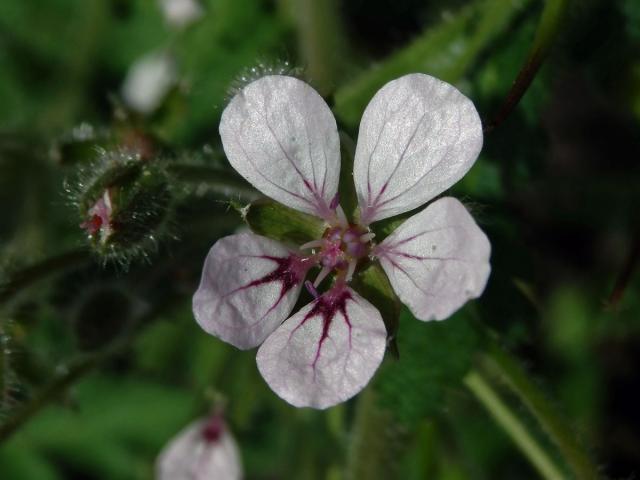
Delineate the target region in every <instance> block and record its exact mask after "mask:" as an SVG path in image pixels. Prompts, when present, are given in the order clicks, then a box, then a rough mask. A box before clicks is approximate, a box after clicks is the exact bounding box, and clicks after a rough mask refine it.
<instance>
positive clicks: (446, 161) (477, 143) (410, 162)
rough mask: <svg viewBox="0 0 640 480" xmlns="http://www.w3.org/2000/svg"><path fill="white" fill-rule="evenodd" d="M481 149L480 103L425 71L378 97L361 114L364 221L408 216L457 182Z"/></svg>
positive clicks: (358, 164)
mask: <svg viewBox="0 0 640 480" xmlns="http://www.w3.org/2000/svg"><path fill="white" fill-rule="evenodd" d="M481 148H482V124H481V122H480V118H479V117H478V112H477V111H476V109H475V107H474V106H473V103H471V101H470V100H469V99H468V98H467V97H465V96H464V95H463V94H461V93H460V92H459V91H458V90H457V89H455V88H454V87H453V86H451V85H449V84H448V83H445V82H443V81H441V80H438V79H437V78H434V77H430V76H429V75H424V74H421V73H414V74H411V75H406V76H404V77H400V78H399V79H397V80H393V81H391V82H389V83H387V84H386V85H385V86H384V87H382V88H381V89H380V91H378V93H376V95H375V96H374V97H373V99H372V100H371V102H370V103H369V105H368V106H367V109H366V110H365V112H364V115H363V117H362V122H361V123H360V133H359V134H358V145H357V147H356V154H355V160H354V180H355V184H356V192H357V194H358V202H359V204H360V210H361V218H362V222H363V223H364V224H369V223H371V222H375V221H377V220H381V219H383V218H387V217H392V216H394V215H398V214H399V213H403V212H407V211H409V210H412V209H414V208H417V207H419V206H420V205H422V204H424V203H426V202H428V201H429V200H431V199H432V198H434V197H435V196H436V195H438V194H440V193H442V192H443V191H444V190H446V189H447V188H449V187H450V186H452V185H453V184H454V183H456V182H457V181H458V180H460V178H462V177H463V176H464V174H465V173H467V171H468V170H469V169H470V168H471V166H472V165H473V163H474V162H475V160H476V158H477V156H478V153H479V152H480V149H481Z"/></svg>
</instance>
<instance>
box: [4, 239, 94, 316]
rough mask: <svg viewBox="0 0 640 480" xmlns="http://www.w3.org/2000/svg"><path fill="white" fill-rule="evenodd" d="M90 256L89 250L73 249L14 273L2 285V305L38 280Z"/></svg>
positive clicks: (83, 261)
mask: <svg viewBox="0 0 640 480" xmlns="http://www.w3.org/2000/svg"><path fill="white" fill-rule="evenodd" d="M90 258H91V255H90V253H89V251H88V250H85V249H77V250H71V251H69V252H66V253H63V254H60V255H56V256H54V257H50V258H47V259H45V260H43V261H41V262H39V263H36V264H35V265H32V266H30V267H27V268H25V269H23V270H20V271H18V272H16V273H14V274H13V275H11V277H10V279H9V280H8V281H7V282H6V283H5V284H4V285H0V305H1V304H2V303H4V302H6V301H8V300H10V299H11V298H12V297H13V296H14V295H15V294H17V293H18V292H19V291H20V290H22V289H24V288H27V287H29V286H31V285H32V284H34V283H36V282H37V281H39V280H42V279H44V278H46V277H47V276H49V275H52V274H54V273H56V272H59V271H61V270H64V269H66V268H69V267H72V266H76V265H80V264H82V263H85V262H87V261H89V260H90Z"/></svg>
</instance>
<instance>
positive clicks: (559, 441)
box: [486, 340, 599, 480]
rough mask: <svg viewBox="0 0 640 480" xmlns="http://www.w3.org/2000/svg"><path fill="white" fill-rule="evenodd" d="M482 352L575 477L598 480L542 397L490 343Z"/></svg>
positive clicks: (565, 426)
mask: <svg viewBox="0 0 640 480" xmlns="http://www.w3.org/2000/svg"><path fill="white" fill-rule="evenodd" d="M490 342H491V343H490V345H489V349H488V351H487V353H486V359H487V361H488V366H489V367H490V368H491V369H492V370H493V371H494V372H495V373H496V374H497V375H498V376H499V377H500V378H501V379H502V380H503V381H504V382H505V383H506V385H507V386H508V387H509V388H510V389H511V390H512V391H513V392H514V393H515V394H516V395H517V396H518V397H519V398H520V400H521V401H522V403H524V405H525V406H526V407H527V408H528V409H529V410H530V411H531V413H532V414H533V415H534V417H535V418H536V420H537V421H538V422H539V423H540V426H541V427H542V429H543V430H544V431H545V432H546V434H547V435H548V436H549V438H550V439H551V440H552V441H553V443H554V444H555V445H556V446H557V447H558V449H559V450H560V453H561V454H562V456H563V457H564V459H565V461H566V462H567V464H568V466H569V467H570V468H571V470H572V471H573V473H574V476H575V478H578V479H580V480H592V479H597V478H599V475H598V469H597V468H596V466H595V465H594V464H593V463H592V462H591V460H590V459H589V457H588V456H587V454H586V453H585V451H584V449H583V448H582V446H581V445H580V444H579V443H578V441H577V439H576V436H575V434H574V432H573V430H572V429H571V428H570V426H569V425H568V424H567V423H566V422H565V420H564V419H563V418H562V417H561V416H560V415H559V414H558V413H557V412H556V411H555V409H554V408H553V407H552V405H551V404H550V403H549V401H548V400H547V398H546V397H545V396H544V394H543V393H542V392H541V391H540V390H539V389H538V388H537V387H536V386H535V385H534V384H533V383H532V382H531V381H530V380H529V378H528V377H527V374H526V372H525V371H524V370H523V369H522V367H521V366H520V365H519V364H518V362H517V361H516V360H515V359H514V358H512V357H511V355H510V354H509V353H507V352H506V351H505V350H503V349H502V348H501V347H500V346H499V345H498V344H497V343H496V342H495V341H494V340H491V341H490Z"/></svg>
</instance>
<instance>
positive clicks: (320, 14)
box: [293, 0, 349, 96]
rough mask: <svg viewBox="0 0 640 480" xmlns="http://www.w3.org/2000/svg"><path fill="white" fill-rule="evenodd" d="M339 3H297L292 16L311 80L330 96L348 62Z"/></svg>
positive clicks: (327, 0)
mask: <svg viewBox="0 0 640 480" xmlns="http://www.w3.org/2000/svg"><path fill="white" fill-rule="evenodd" d="M338 3H339V2H338V1H337V0H296V1H295V3H294V4H293V8H294V11H293V16H294V21H295V23H296V26H297V30H298V42H299V45H300V51H301V53H302V57H303V60H304V63H305V67H306V68H305V70H306V74H307V76H308V78H309V79H310V80H311V82H312V83H313V85H314V86H315V87H316V88H317V89H318V91H319V92H320V93H321V94H322V95H325V96H326V95H329V94H330V93H331V92H332V91H333V90H334V89H335V86H336V84H337V82H338V81H339V80H340V76H341V73H342V72H344V70H345V68H344V67H345V64H346V62H348V58H349V55H348V43H347V42H346V40H345V34H344V32H343V28H342V19H341V18H340V10H339V5H338Z"/></svg>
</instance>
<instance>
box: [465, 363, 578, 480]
mask: <svg viewBox="0 0 640 480" xmlns="http://www.w3.org/2000/svg"><path fill="white" fill-rule="evenodd" d="M464 383H465V385H466V386H467V388H469V390H470V391H471V392H472V393H473V394H474V395H475V396H476V398H477V399H478V400H479V401H480V403H482V405H483V406H484V407H485V408H486V409H487V410H488V411H489V413H490V414H491V415H492V416H493V418H494V419H495V420H496V422H497V423H498V424H499V425H500V426H501V427H502V428H503V429H504V431H505V432H507V434H508V435H509V436H510V437H511V438H512V439H513V441H514V442H515V444H516V445H517V446H518V448H519V449H520V450H521V451H522V453H523V454H524V455H525V456H526V457H527V458H528V459H529V461H530V462H531V464H532V465H533V466H534V467H535V469H536V470H537V471H538V472H539V473H540V475H541V476H542V477H543V478H546V479H548V480H559V479H563V478H565V476H564V475H562V473H561V472H560V470H559V469H558V467H557V466H556V465H555V464H554V462H553V461H552V460H551V458H550V457H549V455H547V453H546V452H545V451H544V449H543V448H542V447H541V446H540V445H539V444H538V442H537V441H536V439H535V438H534V437H533V436H532V435H531V434H530V433H529V431H528V430H527V428H526V427H525V426H524V424H523V423H522V422H521V421H520V420H519V419H518V417H517V416H516V415H515V414H514V413H513V412H512V411H511V409H509V407H508V406H507V404H506V403H505V402H503V401H502V399H501V398H500V397H499V396H498V394H497V393H496V392H495V390H493V389H492V388H491V386H490V385H489V384H488V383H487V382H486V381H485V380H484V379H483V378H482V377H481V376H480V374H479V373H478V372H475V371H473V370H472V371H471V372H469V373H468V374H467V375H466V377H465V378H464Z"/></svg>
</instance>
